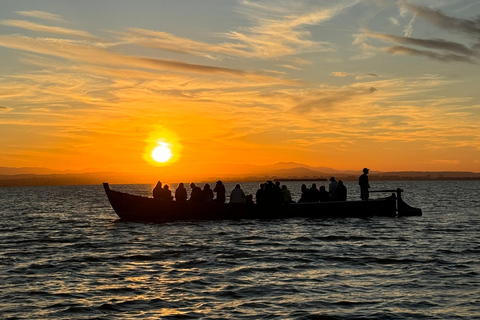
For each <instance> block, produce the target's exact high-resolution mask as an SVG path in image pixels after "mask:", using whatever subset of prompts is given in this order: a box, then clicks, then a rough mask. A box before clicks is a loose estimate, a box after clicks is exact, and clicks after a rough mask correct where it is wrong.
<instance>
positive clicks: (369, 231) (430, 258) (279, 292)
mask: <svg viewBox="0 0 480 320" xmlns="http://www.w3.org/2000/svg"><path fill="white" fill-rule="evenodd" d="M286 184H287V186H288V187H289V189H291V190H292V191H293V193H294V197H295V198H296V199H298V198H299V193H298V190H299V189H300V184H301V182H299V183H297V182H290V183H286ZM371 184H372V186H373V187H374V189H383V188H397V187H400V188H404V189H405V191H406V192H405V193H404V195H403V196H404V199H405V201H406V202H407V203H408V204H410V205H412V206H415V207H420V208H422V209H423V216H421V217H405V218H385V217H374V218H369V219H353V218H352V219H327V220H321V219H318V220H311V219H287V220H282V221H264V220H248V221H246V220H245V221H228V220H226V221H215V222H208V221H207V222H188V221H185V222H175V223H167V224H142V223H126V222H120V221H118V217H117V216H116V215H115V213H114V211H113V210H112V208H111V207H110V204H109V203H108V200H107V198H106V196H105V193H104V191H103V188H102V186H100V185H95V186H62V187H56V186H55V187H51V186H50V187H11V188H0V318H1V319H170V318H173V319H480V232H479V231H480V181H420V182H414V181H399V182H392V181H391V182H375V181H372V182H371ZM172 185H173V186H174V187H175V186H176V183H174V184H172ZM257 185H258V183H243V184H242V186H243V188H244V190H246V191H247V192H250V193H254V192H255V190H256V188H257ZM308 185H310V183H308ZM346 185H347V187H348V190H349V198H350V199H355V198H358V196H359V195H358V193H359V190H358V187H357V185H356V183H354V182H347V183H346ZM232 187H233V185H227V189H228V190H231V189H232ZM111 188H112V189H114V190H120V191H126V192H130V193H134V194H139V195H150V194H151V190H152V188H153V185H112V186H111ZM378 196H380V195H378Z"/></svg>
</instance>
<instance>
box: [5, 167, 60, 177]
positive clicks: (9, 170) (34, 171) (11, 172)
mask: <svg viewBox="0 0 480 320" xmlns="http://www.w3.org/2000/svg"><path fill="white" fill-rule="evenodd" d="M58 172H59V171H58V170H52V169H47V168H37V167H22V168H9V167H0V175H15V174H53V173H58Z"/></svg>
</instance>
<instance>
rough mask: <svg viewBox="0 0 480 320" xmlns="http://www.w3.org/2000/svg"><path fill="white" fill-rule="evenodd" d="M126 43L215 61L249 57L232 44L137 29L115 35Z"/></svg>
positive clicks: (241, 48)
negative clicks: (212, 42)
mask: <svg viewBox="0 0 480 320" xmlns="http://www.w3.org/2000/svg"><path fill="white" fill-rule="evenodd" d="M117 34H118V35H120V38H121V39H122V40H123V41H125V42H128V43H135V44H137V45H140V46H144V47H148V48H154V49H160V50H166V51H172V52H177V53H184V54H191V55H198V56H203V57H207V58H211V59H217V57H218V56H219V55H229V56H241V57H243V56H251V53H250V52H248V51H247V50H246V48H245V46H242V45H240V44H237V45H235V44H233V43H221V44H209V43H206V42H200V41H195V40H191V39H186V38H181V37H177V36H175V35H173V34H170V33H167V32H162V31H153V30H146V29H139V28H130V29H128V30H127V32H125V33H117Z"/></svg>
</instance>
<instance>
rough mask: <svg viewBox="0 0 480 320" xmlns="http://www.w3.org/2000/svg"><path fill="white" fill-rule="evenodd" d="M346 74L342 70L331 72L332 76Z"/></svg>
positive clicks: (344, 75)
mask: <svg viewBox="0 0 480 320" xmlns="http://www.w3.org/2000/svg"><path fill="white" fill-rule="evenodd" d="M347 75H348V73H346V72H344V71H335V72H332V76H334V77H339V78H341V77H346V76H347Z"/></svg>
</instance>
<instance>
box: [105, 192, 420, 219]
mask: <svg viewBox="0 0 480 320" xmlns="http://www.w3.org/2000/svg"><path fill="white" fill-rule="evenodd" d="M104 188H105V192H106V194H107V197H108V200H109V201H110V204H111V205H112V207H113V209H114V211H115V213H116V214H117V215H118V216H119V217H120V218H121V219H122V220H125V221H146V222H165V221H175V220H221V219H235V220H238V219H286V218H294V217H305V218H346V217H358V218H365V217H372V216H389V217H395V216H397V197H396V196H395V194H392V195H391V196H390V197H387V198H383V199H376V200H369V201H331V202H312V203H291V204H278V205H257V204H229V203H194V202H176V201H162V200H158V199H154V198H149V197H143V196H136V195H131V194H128V193H123V192H118V191H114V190H111V189H110V187H109V185H108V183H104ZM405 205H406V204H405ZM406 206H408V205H406ZM408 207H409V206H408ZM410 208H411V209H416V208H412V207H410ZM416 210H420V209H416ZM417 213H418V211H417ZM420 214H421V210H420ZM416 215H418V214H416Z"/></svg>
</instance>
